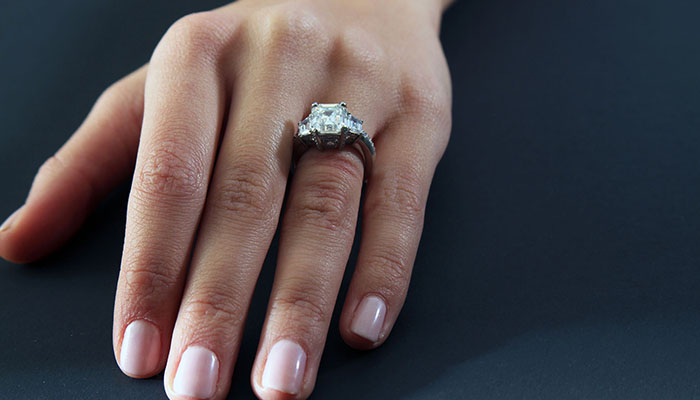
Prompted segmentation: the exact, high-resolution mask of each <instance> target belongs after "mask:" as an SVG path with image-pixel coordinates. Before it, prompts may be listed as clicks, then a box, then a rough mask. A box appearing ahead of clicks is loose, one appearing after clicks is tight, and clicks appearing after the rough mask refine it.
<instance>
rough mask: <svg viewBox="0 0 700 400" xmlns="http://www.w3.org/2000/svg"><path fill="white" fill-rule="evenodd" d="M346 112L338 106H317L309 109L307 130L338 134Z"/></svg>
mask: <svg viewBox="0 0 700 400" xmlns="http://www.w3.org/2000/svg"><path fill="white" fill-rule="evenodd" d="M347 115H348V110H347V109H346V108H345V107H343V106H342V105H340V104H318V105H316V106H315V107H313V108H312V109H311V115H309V130H312V131H313V130H316V131H318V133H321V134H323V133H339V132H340V128H342V127H343V122H345V119H346V118H347Z"/></svg>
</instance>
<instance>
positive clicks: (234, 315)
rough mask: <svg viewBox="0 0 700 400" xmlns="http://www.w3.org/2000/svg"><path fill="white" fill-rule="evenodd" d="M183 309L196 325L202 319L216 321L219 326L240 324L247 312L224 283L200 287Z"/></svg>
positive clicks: (184, 313) (186, 316) (185, 314)
mask: <svg viewBox="0 0 700 400" xmlns="http://www.w3.org/2000/svg"><path fill="white" fill-rule="evenodd" d="M182 310H183V311H182V312H183V314H182V315H184V316H185V318H187V319H188V320H189V321H191V322H192V323H193V325H195V326H196V325H199V324H200V323H201V321H216V324H215V325H216V326H219V327H221V326H226V327H229V328H230V327H233V326H240V325H242V324H243V315H244V314H245V307H244V306H243V305H242V304H240V302H238V301H236V299H235V297H234V296H232V295H231V293H230V291H229V290H226V288H224V287H223V285H218V286H217V285H214V286H210V287H206V288H198V289H197V295H196V296H195V297H193V298H191V299H188V300H186V301H185V302H184V304H183V309H182Z"/></svg>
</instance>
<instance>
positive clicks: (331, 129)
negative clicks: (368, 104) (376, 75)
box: [294, 102, 375, 181]
mask: <svg viewBox="0 0 700 400" xmlns="http://www.w3.org/2000/svg"><path fill="white" fill-rule="evenodd" d="M345 146H352V147H355V148H356V149H358V150H360V154H361V155H362V158H363V163H364V167H365V173H364V176H365V181H366V180H367V178H368V177H369V175H370V173H371V172H372V164H373V161H374V155H375V149H374V143H372V139H371V138H370V137H369V135H368V134H367V132H365V131H364V130H363V129H362V120H361V119H358V118H356V117H355V116H354V115H352V114H350V112H349V111H348V109H347V105H346V104H345V102H342V103H337V104H318V103H313V104H312V105H311V113H310V114H309V115H308V116H307V117H306V118H304V119H303V120H302V121H301V122H299V126H298V128H297V131H296V133H295V134H294V162H295V163H296V162H297V161H298V160H299V158H300V157H301V155H302V154H304V152H306V150H308V149H310V148H312V147H315V148H316V149H318V150H326V149H342V148H344V147H345Z"/></svg>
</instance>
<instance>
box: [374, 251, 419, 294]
mask: <svg viewBox="0 0 700 400" xmlns="http://www.w3.org/2000/svg"><path fill="white" fill-rule="evenodd" d="M401 254H402V253H401V252H400V251H397V250H396V249H388V248H385V249H378V250H376V253H374V254H373V255H372V260H371V261H370V264H371V267H370V268H369V270H370V271H372V272H371V273H373V274H376V275H378V276H376V277H374V279H373V280H372V281H373V282H383V289H382V290H381V291H382V292H384V293H383V294H385V295H386V296H387V297H391V296H396V295H401V294H403V293H405V292H406V290H407V288H408V282H409V281H410V279H411V266H410V265H409V263H408V262H407V261H405V258H404V257H402V256H401Z"/></svg>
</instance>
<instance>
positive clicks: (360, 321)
mask: <svg viewBox="0 0 700 400" xmlns="http://www.w3.org/2000/svg"><path fill="white" fill-rule="evenodd" d="M385 315H386V304H384V302H383V301H382V299H380V298H379V297H377V296H367V297H365V298H364V299H362V301H361V302H360V305H358V306H357V310H355V316H354V317H353V319H352V323H351V324H350V330H351V331H352V332H353V333H354V334H356V335H358V336H362V337H363V338H365V339H367V340H369V341H370V342H373V343H374V342H376V341H377V340H378V339H379V333H380V332H381V330H382V325H383V324H384V316H385Z"/></svg>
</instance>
